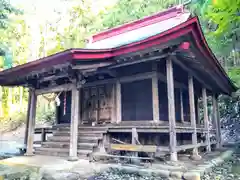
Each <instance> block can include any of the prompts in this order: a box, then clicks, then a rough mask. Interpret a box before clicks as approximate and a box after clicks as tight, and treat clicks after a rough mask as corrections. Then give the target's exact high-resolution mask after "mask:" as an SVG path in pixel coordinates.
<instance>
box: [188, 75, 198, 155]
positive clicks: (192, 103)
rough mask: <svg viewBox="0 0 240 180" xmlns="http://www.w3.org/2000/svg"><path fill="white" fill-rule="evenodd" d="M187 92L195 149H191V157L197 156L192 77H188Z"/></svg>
mask: <svg viewBox="0 0 240 180" xmlns="http://www.w3.org/2000/svg"><path fill="white" fill-rule="evenodd" d="M188 92H189V105H190V119H191V125H192V128H193V133H192V143H193V145H195V148H194V149H193V155H198V148H197V128H196V111H195V100H194V85H193V77H192V76H188Z"/></svg>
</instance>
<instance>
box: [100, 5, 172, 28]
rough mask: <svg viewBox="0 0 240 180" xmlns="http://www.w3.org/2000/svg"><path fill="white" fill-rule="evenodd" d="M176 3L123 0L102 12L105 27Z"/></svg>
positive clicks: (138, 17) (147, 14)
mask: <svg viewBox="0 0 240 180" xmlns="http://www.w3.org/2000/svg"><path fill="white" fill-rule="evenodd" d="M174 4H176V0H168V1H163V0H151V1H146V0H121V1H118V3H117V4H116V5H115V6H114V7H113V8H111V9H107V10H106V13H104V14H102V16H101V18H102V24H103V27H104V28H112V27H115V26H118V25H121V24H124V23H127V22H130V21H133V20H137V19H140V18H142V17H144V16H149V15H151V14H153V13H156V12H159V11H161V10H163V9H166V8H169V7H171V6H173V5H174Z"/></svg>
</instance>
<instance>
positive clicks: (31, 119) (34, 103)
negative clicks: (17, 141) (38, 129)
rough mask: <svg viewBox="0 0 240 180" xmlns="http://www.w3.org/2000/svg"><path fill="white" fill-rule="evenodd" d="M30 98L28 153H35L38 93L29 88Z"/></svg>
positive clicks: (30, 154)
mask: <svg viewBox="0 0 240 180" xmlns="http://www.w3.org/2000/svg"><path fill="white" fill-rule="evenodd" d="M29 95H30V96H31V98H30V108H29V113H28V115H29V117H28V118H29V127H28V136H27V149H26V155H27V156H32V155H33V141H34V129H35V117H36V107H37V95H36V93H35V90H34V89H30V90H29Z"/></svg>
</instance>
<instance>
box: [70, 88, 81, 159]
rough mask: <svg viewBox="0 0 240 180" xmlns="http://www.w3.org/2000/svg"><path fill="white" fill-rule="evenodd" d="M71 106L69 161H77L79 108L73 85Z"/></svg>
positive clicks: (78, 95)
mask: <svg viewBox="0 0 240 180" xmlns="http://www.w3.org/2000/svg"><path fill="white" fill-rule="evenodd" d="M71 100H72V104H71V125H70V147H69V159H68V160H69V161H77V160H78V155H77V146H78V121H79V117H80V116H79V108H80V106H79V105H80V103H79V102H80V91H78V89H77V86H76V85H74V86H73V89H72V99H71Z"/></svg>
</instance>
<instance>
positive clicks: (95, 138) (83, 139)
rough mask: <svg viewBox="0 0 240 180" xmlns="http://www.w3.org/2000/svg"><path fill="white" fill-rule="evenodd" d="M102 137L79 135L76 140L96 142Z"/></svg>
mask: <svg viewBox="0 0 240 180" xmlns="http://www.w3.org/2000/svg"><path fill="white" fill-rule="evenodd" d="M101 139H102V137H94V136H79V137H78V142H80V143H98V141H99V140H101Z"/></svg>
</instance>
